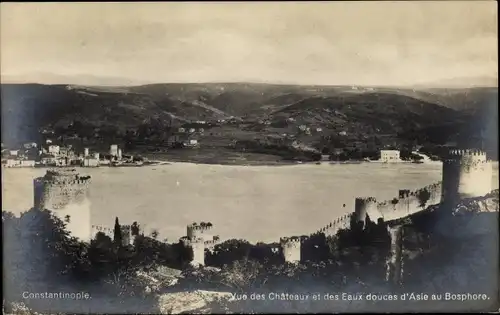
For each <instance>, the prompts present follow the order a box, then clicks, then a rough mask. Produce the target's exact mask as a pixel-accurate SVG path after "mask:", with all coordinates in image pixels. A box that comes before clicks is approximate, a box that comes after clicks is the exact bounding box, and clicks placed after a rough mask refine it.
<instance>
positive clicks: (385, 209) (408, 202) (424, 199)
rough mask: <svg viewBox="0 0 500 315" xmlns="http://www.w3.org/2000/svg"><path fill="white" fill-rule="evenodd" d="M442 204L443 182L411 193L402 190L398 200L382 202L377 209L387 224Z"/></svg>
mask: <svg viewBox="0 0 500 315" xmlns="http://www.w3.org/2000/svg"><path fill="white" fill-rule="evenodd" d="M440 203H441V182H438V183H435V184H431V185H428V186H425V187H424V188H421V189H418V190H415V191H410V190H409V189H401V190H399V193H398V198H394V199H392V200H386V201H383V202H380V203H379V204H378V205H377V207H378V211H379V212H380V213H381V214H382V217H383V219H384V221H385V222H388V221H393V220H398V219H402V218H405V217H408V216H410V215H412V214H415V213H417V212H420V211H423V210H425V209H427V208H428V207H429V206H432V205H436V204H440Z"/></svg>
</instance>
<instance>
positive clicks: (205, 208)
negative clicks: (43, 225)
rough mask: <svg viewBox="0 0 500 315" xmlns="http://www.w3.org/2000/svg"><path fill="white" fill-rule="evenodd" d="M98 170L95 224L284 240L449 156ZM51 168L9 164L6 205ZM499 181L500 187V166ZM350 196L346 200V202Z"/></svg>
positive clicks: (423, 176) (424, 174)
mask: <svg viewBox="0 0 500 315" xmlns="http://www.w3.org/2000/svg"><path fill="white" fill-rule="evenodd" d="M79 171H80V173H82V174H89V175H91V176H92V179H93V181H92V185H91V202H92V220H93V224H102V225H109V226H113V224H114V218H115V217H116V216H118V217H119V218H120V222H121V223H122V224H130V223H132V222H133V221H138V222H139V223H142V225H143V226H145V228H146V230H151V229H157V230H158V231H159V232H160V235H159V238H160V239H164V238H168V240H169V241H176V240H177V239H178V238H179V237H181V236H183V235H184V234H185V226H186V225H187V224H189V223H192V222H195V221H197V222H200V221H210V222H212V223H213V224H214V233H215V234H219V235H220V236H221V237H222V238H244V239H247V240H250V241H258V240H262V241H276V240H278V239H279V237H280V236H286V235H296V234H299V235H300V234H307V233H310V232H313V231H316V230H318V229H319V228H320V227H322V226H324V225H326V224H327V223H329V222H330V221H331V220H333V219H335V218H337V217H338V216H340V215H342V214H344V213H346V212H351V211H352V210H353V209H354V198H355V197H357V196H374V197H376V198H377V199H379V200H385V199H390V198H393V197H395V196H396V195H397V192H398V189H418V188H421V187H422V186H425V185H428V184H431V183H434V182H437V181H439V180H441V164H439V163H438V164H394V165H387V164H377V163H372V164H370V163H365V164H351V165H297V166H283V167H269V166H255V167H245V166H221V165H196V164H187V163H179V164H177V163H176V164H172V165H164V166H155V167H143V168H107V167H103V168H97V169H90V168H89V169H84V168H82V169H79ZM44 173H45V170H44V169H4V170H3V172H2V184H3V185H2V190H3V198H2V209H3V210H9V211H12V212H14V213H19V212H21V211H25V210H27V209H29V208H30V207H32V206H33V189H32V180H33V178H35V177H37V176H41V175H43V174H44ZM495 173H496V176H495V178H493V179H492V181H493V183H494V187H495V188H498V167H497V166H496V167H495ZM343 204H345V205H346V207H345V208H344V207H343Z"/></svg>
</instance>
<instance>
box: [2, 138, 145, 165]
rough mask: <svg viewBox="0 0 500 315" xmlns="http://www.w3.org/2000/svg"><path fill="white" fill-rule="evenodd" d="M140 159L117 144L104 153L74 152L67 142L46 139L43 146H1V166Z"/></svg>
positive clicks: (112, 162) (125, 162) (139, 161)
mask: <svg viewBox="0 0 500 315" xmlns="http://www.w3.org/2000/svg"><path fill="white" fill-rule="evenodd" d="M142 164H143V161H142V159H134V157H133V156H125V155H123V153H122V150H121V149H120V148H119V147H118V145H117V144H112V145H111V146H110V149H109V152H108V153H107V154H101V153H99V152H93V153H91V152H90V149H89V148H84V150H83V152H80V153H77V152H76V151H75V150H74V148H73V147H72V146H71V145H68V146H61V145H57V144H53V143H52V141H51V140H46V142H45V145H41V146H39V145H38V144H37V143H34V142H30V143H25V144H23V146H22V147H21V148H19V149H4V147H3V144H2V167H7V168H19V167H65V166H82V167H98V166H140V165H142Z"/></svg>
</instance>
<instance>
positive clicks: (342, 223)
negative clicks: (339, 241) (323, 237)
mask: <svg viewBox="0 0 500 315" xmlns="http://www.w3.org/2000/svg"><path fill="white" fill-rule="evenodd" d="M354 215H355V214H354V213H347V214H344V215H342V216H340V217H338V218H337V219H335V220H333V221H332V222H330V223H329V224H328V225H326V226H324V227H323V228H321V229H319V230H318V233H324V234H327V235H335V234H337V232H338V231H339V230H342V229H346V228H349V225H350V223H351V219H352V217H353V216H354Z"/></svg>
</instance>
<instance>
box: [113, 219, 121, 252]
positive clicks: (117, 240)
mask: <svg viewBox="0 0 500 315" xmlns="http://www.w3.org/2000/svg"><path fill="white" fill-rule="evenodd" d="M113 240H114V242H115V244H117V245H121V244H122V229H121V226H120V222H119V221H118V217H116V219H115V229H114V235H113Z"/></svg>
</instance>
